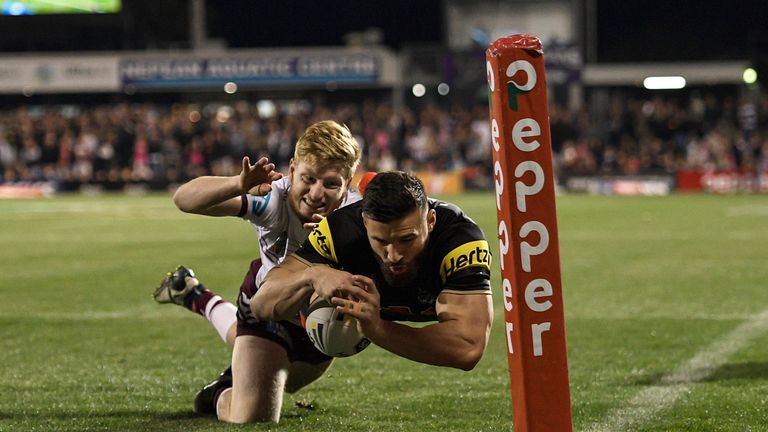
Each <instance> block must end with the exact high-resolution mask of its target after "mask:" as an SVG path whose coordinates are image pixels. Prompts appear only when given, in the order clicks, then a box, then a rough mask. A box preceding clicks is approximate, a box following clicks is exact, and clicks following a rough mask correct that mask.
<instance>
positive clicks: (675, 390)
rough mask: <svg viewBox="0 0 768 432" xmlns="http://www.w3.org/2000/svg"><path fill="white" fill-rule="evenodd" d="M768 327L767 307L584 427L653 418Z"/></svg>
mask: <svg viewBox="0 0 768 432" xmlns="http://www.w3.org/2000/svg"><path fill="white" fill-rule="evenodd" d="M767 331H768V309H766V310H764V311H763V312H761V313H760V314H758V315H755V317H754V318H752V319H750V320H749V321H745V322H744V323H742V324H741V325H739V326H738V327H736V329H734V330H733V331H732V332H730V333H728V334H726V335H724V336H723V337H721V338H719V339H717V340H716V341H715V342H713V343H712V344H711V345H710V346H709V347H707V348H706V349H704V350H702V351H700V352H699V353H698V354H696V356H695V357H693V358H692V359H690V360H689V361H688V362H687V363H685V364H684V365H682V366H680V367H679V368H677V369H676V370H674V371H673V372H672V373H669V374H667V375H665V376H663V377H662V378H661V381H660V384H658V385H654V386H650V387H648V388H646V389H644V390H643V391H641V392H640V393H639V394H638V395H637V396H635V397H634V398H632V400H631V401H630V402H629V403H628V404H627V406H626V407H624V408H620V409H617V410H615V411H613V412H611V413H610V414H609V415H608V417H607V418H606V419H605V420H604V421H603V422H602V423H596V424H593V425H592V427H590V428H589V429H587V431H588V432H603V431H605V432H619V431H627V430H634V429H636V426H637V425H640V424H643V423H646V422H648V421H653V420H654V418H655V416H656V415H657V414H658V413H659V412H661V411H664V410H666V409H668V408H670V407H672V405H674V404H675V402H677V400H678V399H680V398H681V397H682V396H684V395H685V394H686V393H687V392H688V391H689V388H690V386H691V384H693V383H696V382H698V381H701V380H704V379H706V378H707V377H709V376H710V375H711V374H712V373H713V372H714V371H715V370H717V368H719V367H720V366H722V365H723V364H725V362H726V361H727V360H728V357H730V356H731V355H732V354H734V353H735V352H737V351H739V350H740V349H742V348H744V347H745V346H746V345H747V344H748V343H749V342H750V341H751V340H752V339H754V338H756V337H758V336H760V335H761V334H763V333H765V332H767Z"/></svg>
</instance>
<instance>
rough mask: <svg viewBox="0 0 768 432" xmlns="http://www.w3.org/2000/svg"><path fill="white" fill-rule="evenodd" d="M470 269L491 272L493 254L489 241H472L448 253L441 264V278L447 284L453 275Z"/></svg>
mask: <svg viewBox="0 0 768 432" xmlns="http://www.w3.org/2000/svg"><path fill="white" fill-rule="evenodd" d="M469 267H482V268H485V269H487V270H488V271H491V252H490V251H489V250H488V242H487V241H485V240H475V241H471V242H469V243H464V244H463V245H461V246H459V247H457V248H456V249H454V250H452V251H450V252H448V254H447V255H446V256H445V258H443V262H442V263H441V264H440V278H441V279H442V280H443V283H445V281H446V280H447V279H448V278H449V277H450V276H451V275H452V274H454V273H456V272H457V271H459V270H463V269H465V268H469Z"/></svg>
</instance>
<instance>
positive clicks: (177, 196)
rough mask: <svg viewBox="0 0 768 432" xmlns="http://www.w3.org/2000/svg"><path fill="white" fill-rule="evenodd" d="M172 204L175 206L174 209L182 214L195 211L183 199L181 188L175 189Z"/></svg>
mask: <svg viewBox="0 0 768 432" xmlns="http://www.w3.org/2000/svg"><path fill="white" fill-rule="evenodd" d="M173 203H174V204H175V205H176V208H178V209H179V210H181V211H183V212H184V213H195V212H196V210H197V209H196V208H195V207H194V206H192V205H191V204H190V203H189V202H188V200H187V199H185V197H184V191H183V190H182V189H181V188H179V189H177V190H176V193H174V194H173Z"/></svg>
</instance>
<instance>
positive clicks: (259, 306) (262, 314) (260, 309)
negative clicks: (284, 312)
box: [251, 299, 274, 321]
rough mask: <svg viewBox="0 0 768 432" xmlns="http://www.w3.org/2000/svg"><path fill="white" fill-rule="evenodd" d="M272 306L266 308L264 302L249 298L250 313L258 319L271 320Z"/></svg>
mask: <svg viewBox="0 0 768 432" xmlns="http://www.w3.org/2000/svg"><path fill="white" fill-rule="evenodd" d="M272 312H273V310H272V308H268V307H267V305H266V304H264V302H258V301H253V299H251V313H252V314H253V317H254V318H256V319H257V320H259V321H272V320H274V316H273V313H272Z"/></svg>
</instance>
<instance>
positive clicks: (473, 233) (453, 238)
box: [440, 223, 492, 294]
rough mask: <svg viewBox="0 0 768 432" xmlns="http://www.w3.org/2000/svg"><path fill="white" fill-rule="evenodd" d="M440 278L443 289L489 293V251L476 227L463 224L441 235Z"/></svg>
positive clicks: (453, 291) (466, 292) (470, 292)
mask: <svg viewBox="0 0 768 432" xmlns="http://www.w3.org/2000/svg"><path fill="white" fill-rule="evenodd" d="M442 237H443V239H442V240H443V241H442V244H443V245H444V246H443V247H441V251H442V253H441V254H440V256H441V257H442V258H441V259H440V279H441V281H442V283H443V292H448V293H455V294H474V293H490V292H491V283H490V279H491V258H492V257H491V251H490V249H489V247H488V242H487V241H486V240H485V238H484V236H483V233H482V231H481V230H480V228H479V227H477V226H476V225H474V224H472V223H464V224H461V225H460V226H457V227H456V228H454V229H451V230H450V231H449V232H447V233H445V234H443V236H442Z"/></svg>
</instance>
